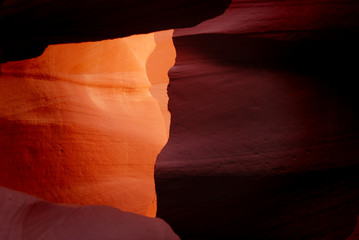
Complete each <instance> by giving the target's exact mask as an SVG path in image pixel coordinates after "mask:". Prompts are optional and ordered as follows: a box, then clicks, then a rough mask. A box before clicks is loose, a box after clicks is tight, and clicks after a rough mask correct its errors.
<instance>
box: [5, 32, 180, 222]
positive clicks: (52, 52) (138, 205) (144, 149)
mask: <svg viewBox="0 0 359 240" xmlns="http://www.w3.org/2000/svg"><path fill="white" fill-rule="evenodd" d="M157 35H158V36H159V38H158V39H160V41H158V40H155V39H157V38H156V36H157ZM171 36H172V32H171V31H168V32H162V33H152V34H146V35H135V36H131V37H127V38H121V39H117V40H107V41H101V42H88V43H80V44H66V45H53V46H49V47H48V48H47V49H46V51H45V52H44V54H43V55H42V56H40V57H37V58H34V59H30V60H24V61H18V62H8V63H6V64H2V65H1V75H0V121H1V124H0V128H1V129H0V139H1V145H0V157H1V162H2V167H1V168H0V185H2V186H5V187H8V188H11V189H15V190H19V191H23V192H26V193H29V194H32V195H34V196H37V197H40V198H42V199H45V200H48V201H50V202H55V203H74V204H104V205H108V206H113V207H116V208H119V209H121V210H124V211H129V212H133V213H137V214H142V215H146V216H152V217H154V216H155V214H156V193H155V185H154V179H153V175H154V164H155V160H156V157H157V154H158V153H159V151H160V150H161V149H162V148H163V146H164V145H165V143H166V141H167V138H168V122H169V120H168V118H169V113H168V112H166V110H165V108H164V107H163V106H167V104H166V102H161V103H159V102H158V101H157V100H156V99H155V98H154V97H153V96H152V94H151V92H150V90H149V89H150V87H151V82H154V83H155V84H154V86H155V88H156V90H153V91H155V92H156V96H159V97H157V99H162V100H163V101H167V97H166V92H163V93H159V91H158V89H160V88H158V87H156V86H159V85H162V86H166V81H168V77H166V76H167V71H168V69H169V68H170V66H169V65H168V63H167V65H166V64H164V63H161V60H158V59H159V58H162V56H163V54H166V61H167V59H171V58H172V59H173V60H172V61H169V63H170V64H171V62H172V63H173V61H174V57H175V53H174V51H173V50H172V51H162V50H161V48H162V46H161V44H162V45H163V47H164V48H166V49H171V48H172V49H173V45H172V43H171V41H172V40H171ZM156 42H157V43H159V42H160V44H157V45H156ZM169 53H170V54H169ZM153 68H156V71H159V72H158V73H155V72H154V70H153ZM147 71H149V72H152V74H151V76H150V78H149V77H148V76H147ZM162 71H163V73H162ZM156 74H157V75H158V76H161V79H155V78H156V76H157V75H156ZM150 80H151V82H150ZM162 90H163V91H166V88H164V89H163V87H162ZM160 105H161V106H162V107H161V108H160ZM164 115H166V117H165V119H167V120H164V117H163V116H164ZM165 121H167V123H165Z"/></svg>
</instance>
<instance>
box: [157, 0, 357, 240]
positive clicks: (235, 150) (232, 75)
mask: <svg viewBox="0 0 359 240" xmlns="http://www.w3.org/2000/svg"><path fill="white" fill-rule="evenodd" d="M358 13H359V4H358V2H356V1H334V2H329V1H312V0H306V1H239V0H238V1H237V0H234V1H233V2H232V5H231V6H230V7H229V9H228V10H227V11H226V12H225V14H223V15H221V16H219V17H217V18H215V19H211V20H208V21H206V22H203V23H201V24H200V25H198V26H196V27H194V28H189V29H176V30H175V32H174V45H175V48H176V51H177V58H176V64H175V66H174V67H173V68H172V69H171V71H170V73H169V75H170V79H171V80H170V84H169V88H168V91H169V92H168V94H169V110H170V112H171V116H172V119H171V130H170V138H169V142H168V144H167V145H166V146H165V148H164V149H163V151H162V152H161V154H160V155H159V158H158V161H157V163H156V188H157V195H158V216H159V217H161V218H163V219H165V220H166V221H167V222H168V223H169V224H170V225H171V226H172V227H173V229H174V230H175V232H176V233H178V234H179V236H181V237H182V238H183V239H333V240H336V239H346V238H347V237H349V236H350V235H351V233H352V232H353V231H354V227H355V224H356V222H357V216H358V214H359V187H358V186H359V175H358V170H359V165H358V164H359V161H358V159H359V153H358V151H357V149H358V147H359V125H358V123H359V115H358V113H359V107H358V105H357V103H356V102H357V101H356V99H357V89H356V87H355V82H356V81H357V80H356V79H357V75H358V74H357V66H356V65H357V64H356V61H355V60H353V59H356V58H357V56H358V54H359V50H358V40H359V39H358V37H357V36H358V27H359V14H358ZM353 234H354V233H353ZM353 238H354V237H353ZM353 238H351V239H353ZM354 239H355V238H354Z"/></svg>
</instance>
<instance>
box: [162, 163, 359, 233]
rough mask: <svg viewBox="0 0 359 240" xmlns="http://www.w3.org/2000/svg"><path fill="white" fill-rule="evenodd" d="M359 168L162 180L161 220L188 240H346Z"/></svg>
mask: <svg viewBox="0 0 359 240" xmlns="http://www.w3.org/2000/svg"><path fill="white" fill-rule="evenodd" d="M358 170H359V167H358V166H357V167H352V168H343V169H331V170H326V171H324V170H323V171H313V172H305V173H297V174H287V175H278V176H194V177H188V176H187V177H186V176H182V177H180V178H174V179H170V178H167V179H161V178H160V177H157V179H156V188H157V193H158V196H159V197H158V199H159V200H158V206H159V208H158V216H159V217H161V218H163V219H165V220H166V221H167V222H168V223H169V224H170V225H171V226H172V227H173V229H174V230H175V232H176V233H177V234H179V236H181V238H182V239H184V240H186V239H191V240H192V239H193V240H195V239H273V240H274V239H324V238H325V239H333V240H334V239H335V240H337V239H345V238H346V237H347V236H349V235H350V233H351V232H352V230H353V228H354V226H355V223H356V217H357V214H358V213H359V205H358V202H359V176H358V174H357V173H358ZM178 199H181V201H177V200H178Z"/></svg>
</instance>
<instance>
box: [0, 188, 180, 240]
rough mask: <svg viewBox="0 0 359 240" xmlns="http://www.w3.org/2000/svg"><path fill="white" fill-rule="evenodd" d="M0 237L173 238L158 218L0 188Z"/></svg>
mask: <svg viewBox="0 0 359 240" xmlns="http://www.w3.org/2000/svg"><path fill="white" fill-rule="evenodd" d="M0 216H1V217H0V239H6V240H19V239H22V240H34V239H53V240H55V239H58V240H63V239H89V240H91V239H93V240H95V239H101V240H110V239H126V240H142V239H153V240H159V239H163V240H176V239H179V237H178V236H177V235H176V234H175V233H173V231H172V229H171V228H170V227H169V226H168V225H167V224H166V223H165V222H164V221H162V220H161V219H155V218H149V217H144V216H140V215H136V214H132V213H126V212H122V211H120V210H118V209H116V208H112V207H108V206H84V207H79V206H70V205H56V204H52V203H49V202H45V201H43V200H40V199H37V198H35V197H32V196H30V195H27V194H23V193H20V192H16V191H13V190H10V189H6V188H3V187H0Z"/></svg>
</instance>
